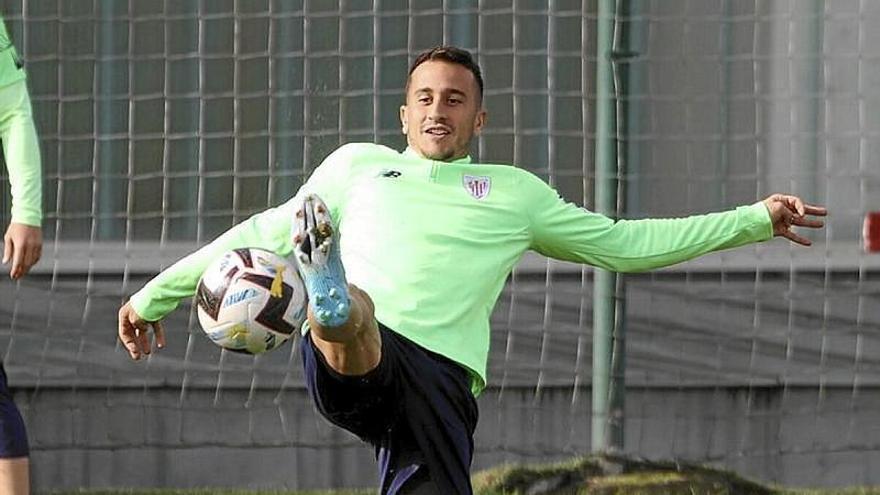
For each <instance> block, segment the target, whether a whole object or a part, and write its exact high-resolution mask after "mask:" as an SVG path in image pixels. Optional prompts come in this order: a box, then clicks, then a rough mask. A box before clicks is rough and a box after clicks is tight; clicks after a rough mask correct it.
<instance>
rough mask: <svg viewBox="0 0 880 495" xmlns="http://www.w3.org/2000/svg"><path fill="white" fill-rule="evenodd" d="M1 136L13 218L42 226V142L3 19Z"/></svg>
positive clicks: (0, 36)
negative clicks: (7, 172)
mask: <svg viewBox="0 0 880 495" xmlns="http://www.w3.org/2000/svg"><path fill="white" fill-rule="evenodd" d="M0 140H2V141H3V156H4V158H5V162H6V168H7V170H8V171H9V184H10V187H11V190H12V212H11V213H12V219H11V220H12V221H13V222H15V223H21V224H25V225H31V226H35V227H39V226H40V223H41V221H42V219H43V210H42V203H43V188H42V186H43V183H42V171H41V164H40V142H39V139H38V138H37V131H36V127H35V126H34V119H33V116H32V113H31V100H30V96H29V95H28V90H27V82H26V80H25V72H24V69H23V67H22V65H21V62H20V60H19V58H18V55H17V54H16V52H15V46H13V45H12V41H11V40H10V39H9V34H8V33H7V32H6V26H5V25H4V24H3V20H2V19H0Z"/></svg>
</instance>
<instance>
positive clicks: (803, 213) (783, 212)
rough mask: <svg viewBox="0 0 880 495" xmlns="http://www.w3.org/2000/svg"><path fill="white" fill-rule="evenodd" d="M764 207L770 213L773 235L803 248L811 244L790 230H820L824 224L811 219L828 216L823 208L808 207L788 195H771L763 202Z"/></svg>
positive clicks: (800, 200)
mask: <svg viewBox="0 0 880 495" xmlns="http://www.w3.org/2000/svg"><path fill="white" fill-rule="evenodd" d="M764 206H766V207H767V211H769V212H770V220H771V221H772V222H773V235H774V236H781V237H785V238H786V239H788V240H790V241H791V242H794V243H797V244H801V245H803V246H809V245H810V244H812V242H810V240H809V239H807V238H805V237H801V236H799V235H797V234H796V233H794V231H792V230H791V228H792V227H793V226H795V225H797V226H798V227H807V228H811V229H819V228H822V227H823V226H824V225H825V222H823V221H822V220H817V219H815V218H811V217H824V216H825V215H827V214H828V210H826V209H825V208H824V207H822V206H813V205H808V204H806V203H804V201H803V200H802V199H801V198H799V197H797V196H790V195H788V194H771V195H770V196H768V197H767V199H765V200H764Z"/></svg>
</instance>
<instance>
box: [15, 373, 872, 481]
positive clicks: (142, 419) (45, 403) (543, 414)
mask: <svg viewBox="0 0 880 495" xmlns="http://www.w3.org/2000/svg"><path fill="white" fill-rule="evenodd" d="M29 392H30V391H28V390H20V391H19V392H18V393H17V395H16V400H17V402H18V403H19V405H20V406H21V407H22V410H23V412H24V414H25V416H26V418H27V422H28V427H29V431H30V433H31V441H32V443H33V445H34V451H33V454H32V462H33V474H34V487H35V489H36V490H50V489H61V488H68V489H75V488H80V487H91V488H111V487H117V488H118V487H181V488H183V487H222V488H231V487H241V488H294V489H306V488H340V487H371V486H374V485H375V480H376V467H375V462H374V460H373V454H372V450H371V449H370V448H369V447H367V446H366V445H364V444H362V443H361V442H360V441H359V440H358V439H356V438H355V437H353V436H352V435H349V434H348V433H346V432H344V431H343V430H340V429H338V428H335V427H333V426H331V425H329V424H328V423H326V422H325V421H323V420H322V419H321V418H320V417H319V416H317V414H316V413H315V412H314V410H313V408H312V405H311V403H310V400H309V399H308V397H307V396H306V394H305V391H304V390H302V389H295V390H289V391H287V392H286V393H285V396H284V399H283V400H281V401H276V398H277V397H278V392H277V391H265V392H259V393H257V394H255V395H252V396H251V395H250V394H249V393H248V392H247V391H232V390H226V391H224V392H223V393H222V398H221V399H220V400H218V401H215V392H214V391H210V390H202V391H198V392H193V393H191V394H189V397H187V398H186V399H184V402H185V407H186V408H182V406H180V405H179V404H180V401H181V398H180V394H179V391H175V390H167V389H156V390H132V391H130V392H128V393H120V392H119V391H116V392H115V393H114V394H113V396H112V397H108V396H107V394H106V392H105V391H100V390H80V391H76V392H73V391H60V390H43V391H41V392H40V393H39V394H38V395H36V396H32V395H29ZM878 392H880V389H878V388H865V389H862V390H860V393H859V397H854V396H853V394H852V391H851V389H845V388H844V389H841V388H831V389H826V390H824V391H822V392H821V394H820V392H819V390H818V389H816V388H799V387H797V388H784V387H769V388H764V387H761V388H753V389H748V388H745V387H729V388H728V387H725V388H636V389H631V390H629V391H628V393H627V397H626V401H627V402H626V410H627V420H626V451H627V452H628V453H630V454H632V455H637V456H641V457H645V458H653V459H681V460H688V461H696V462H706V463H709V464H712V465H714V466H718V467H725V468H728V469H733V470H735V471H737V472H738V473H740V474H742V475H744V476H749V477H751V478H754V479H756V480H761V481H766V482H775V483H781V484H785V485H789V486H839V485H859V484H880V470H877V469H875V467H876V466H877V465H880V452H878V451H877V449H876V447H875V446H876V445H877V444H878V443H880V427H878V425H877V421H876V411H877V410H878V408H880V393H878ZM589 396H590V395H589V390H588V389H580V390H578V391H577V394H574V393H573V390H572V389H571V388H568V387H560V388H555V387H554V388H545V389H541V390H537V391H536V389H535V388H534V387H531V388H519V387H517V388H507V389H498V388H492V389H489V390H487V391H486V392H485V393H484V394H483V395H482V396H481V397H480V399H479V404H480V422H479V426H478V428H477V435H476V446H477V453H476V458H475V460H474V466H473V467H474V470H479V469H483V468H486V467H491V466H496V465H498V464H501V463H519V462H522V463H543V462H548V461H551V460H554V459H566V458H570V457H572V456H574V455H577V454H584V453H586V452H588V450H589V444H590V439H589V419H588V418H589V416H588V415H587V412H588V410H589V402H588V401H589ZM276 402H277V403H276ZM197 403H198V404H200V406H197V405H196V404H197ZM817 404H821V406H819V407H817Z"/></svg>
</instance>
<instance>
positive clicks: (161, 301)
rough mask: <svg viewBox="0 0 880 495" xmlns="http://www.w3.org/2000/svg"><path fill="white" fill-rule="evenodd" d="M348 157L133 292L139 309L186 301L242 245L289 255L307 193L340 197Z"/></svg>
mask: <svg viewBox="0 0 880 495" xmlns="http://www.w3.org/2000/svg"><path fill="white" fill-rule="evenodd" d="M345 169H346V163H345V161H344V160H341V159H340V154H338V153H334V154H331V155H330V156H329V157H327V159H326V160H324V162H323V163H322V164H321V166H319V167H318V168H316V169H315V171H314V173H313V174H312V176H311V177H310V178H309V180H308V181H307V182H306V183H305V184H303V186H302V187H301V188H300V190H299V191H298V192H297V193H296V195H295V196H294V197H293V199H291V200H289V201H287V202H286V203H284V204H282V205H280V206H278V207H275V208H271V209H268V210H266V211H263V212H261V213H257V214H256V215H254V216H252V217H250V218H248V219H247V220H245V221H243V222H241V223H240V224H238V225H236V226H234V227H232V228H231V229H229V230H227V231H226V232H225V233H223V234H221V235H220V236H219V237H218V238H216V239H215V240H213V241H212V242H210V243H209V244H206V245H205V246H204V247H202V248H201V249H199V250H197V251H195V252H194V253H192V254H190V255H188V256H186V257H184V258H182V259H180V260H179V261H177V262H176V263H174V264H173V265H171V266H170V267H168V268H167V269H165V270H163V271H162V272H161V273H159V274H158V275H157V276H156V277H155V278H153V279H152V280H150V281H149V282H147V284H146V285H144V287H143V288H142V289H141V290H139V291H138V292H136V293H135V294H134V295H132V296H131V304H132V307H133V308H134V310H135V312H136V313H137V314H138V315H139V316H140V317H141V318H143V319H145V320H147V321H156V320H160V319H162V318H164V317H165V316H166V315H167V314H168V313H170V312H171V311H173V310H174V309H175V308H177V306H178V304H180V301H181V300H183V299H185V298H187V297H192V295H193V294H195V291H196V287H197V285H198V282H199V278H200V277H201V276H202V273H203V272H204V271H205V268H206V267H207V266H208V265H209V264H210V263H211V262H212V261H214V260H215V259H217V258H219V257H220V256H222V255H223V253H225V252H227V251H229V250H231V249H236V248H243V247H256V248H262V249H266V250H269V251H272V252H275V253H277V254H279V255H281V256H288V255H289V254H290V253H291V252H292V251H293V246H292V244H291V242H290V241H291V238H290V237H291V222H292V219H293V214H294V211H295V210H296V207H297V205H298V204H299V198H300V197H302V195H304V194H307V193H310V192H313V193H316V194H318V195H319V196H321V198H322V199H324V201H325V202H326V203H327V205H328V207H330V208H331V209H333V205H334V204H335V203H336V202H337V201H338V199H337V198H338V197H339V196H340V194H341V193H340V192H339V191H340V188H341V187H342V184H344V183H345V177H346V170H345Z"/></svg>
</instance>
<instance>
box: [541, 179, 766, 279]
mask: <svg viewBox="0 0 880 495" xmlns="http://www.w3.org/2000/svg"><path fill="white" fill-rule="evenodd" d="M527 191H528V192H527V194H529V195H530V201H529V204H530V205H531V208H530V211H529V214H530V217H531V233H532V245H531V247H532V249H534V250H535V251H538V252H539V253H542V254H544V255H546V256H550V257H553V258H557V259H562V260H566V261H574V262H580V263H587V264H590V265H594V266H598V267H600V268H605V269H608V270H612V271H618V272H639V271H645V270H651V269H654V268H659V267H663V266H669V265H673V264H676V263H680V262H683V261H687V260H689V259H692V258H695V257H697V256H700V255H703V254H706V253H709V252H712V251H717V250H721V249H729V248H733V247H737V246H742V245H744V244H749V243H754V242H760V241H764V240H767V239H769V238H771V237H772V236H773V230H772V225H771V222H770V215H769V213H768V211H767V208H766V207H765V206H764V205H763V203H755V204H753V205H750V206H741V207H738V208H736V209H735V210H731V211H725V212H721V213H710V214H706V215H694V216H690V217H686V218H669V219H645V220H619V221H614V220H612V219H610V218H608V217H606V216H604V215H600V214H597V213H593V212H590V211H587V210H585V209H583V208H579V207H577V206H575V205H573V204H571V203H566V202H565V201H563V200H562V199H561V198H560V197H559V195H558V194H557V193H556V191H554V190H553V189H552V188H550V187H549V186H547V185H546V184H544V183H543V182H542V181H540V179H537V178H535V179H534V181H533V182H532V183H531V184H529V187H528V188H527Z"/></svg>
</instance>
